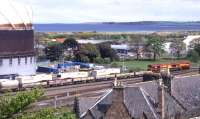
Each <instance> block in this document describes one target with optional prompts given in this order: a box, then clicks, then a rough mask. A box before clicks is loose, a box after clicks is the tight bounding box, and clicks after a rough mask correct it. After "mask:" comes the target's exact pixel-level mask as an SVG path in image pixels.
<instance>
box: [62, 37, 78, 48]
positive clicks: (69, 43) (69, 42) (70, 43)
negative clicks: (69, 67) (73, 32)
mask: <svg viewBox="0 0 200 119" xmlns="http://www.w3.org/2000/svg"><path fill="white" fill-rule="evenodd" d="M63 46H64V48H65V49H68V48H71V49H72V50H75V49H77V48H78V42H77V41H76V39H75V38H67V39H65V41H64V42H63Z"/></svg>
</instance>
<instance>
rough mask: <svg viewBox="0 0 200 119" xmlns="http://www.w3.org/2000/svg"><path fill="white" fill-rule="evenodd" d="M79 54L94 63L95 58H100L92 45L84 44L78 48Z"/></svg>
mask: <svg viewBox="0 0 200 119" xmlns="http://www.w3.org/2000/svg"><path fill="white" fill-rule="evenodd" d="M79 53H81V54H83V55H85V56H87V57H88V58H89V60H90V62H94V60H95V58H97V57H99V56H100V53H99V50H98V49H97V47H96V45H93V44H90V43H88V44H85V45H82V46H81V47H80V52H79Z"/></svg>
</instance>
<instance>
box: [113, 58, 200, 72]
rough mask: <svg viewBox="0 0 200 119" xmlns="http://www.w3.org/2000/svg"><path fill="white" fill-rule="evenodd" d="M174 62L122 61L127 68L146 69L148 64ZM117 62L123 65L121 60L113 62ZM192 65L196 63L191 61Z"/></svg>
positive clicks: (168, 61)
mask: <svg viewBox="0 0 200 119" xmlns="http://www.w3.org/2000/svg"><path fill="white" fill-rule="evenodd" d="M170 62H174V60H157V61H136V60H132V61H124V65H125V67H126V68H127V69H129V70H146V69H147V66H148V65H149V64H160V63H170ZM113 63H116V64H118V65H119V66H123V62H122V61H120V62H113ZM192 65H193V66H198V65H197V64H196V63H192Z"/></svg>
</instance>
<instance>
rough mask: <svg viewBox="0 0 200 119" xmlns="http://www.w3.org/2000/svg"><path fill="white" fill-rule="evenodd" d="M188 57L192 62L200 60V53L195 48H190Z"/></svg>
mask: <svg viewBox="0 0 200 119" xmlns="http://www.w3.org/2000/svg"><path fill="white" fill-rule="evenodd" d="M187 57H188V59H189V60H191V61H192V62H198V61H199V60H200V55H199V54H198V52H197V51H195V50H190V51H189V52H188V55H187Z"/></svg>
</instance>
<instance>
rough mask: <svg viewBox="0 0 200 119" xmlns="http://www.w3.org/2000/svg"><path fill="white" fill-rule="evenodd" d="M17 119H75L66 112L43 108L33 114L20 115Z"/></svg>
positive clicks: (71, 114)
mask: <svg viewBox="0 0 200 119" xmlns="http://www.w3.org/2000/svg"><path fill="white" fill-rule="evenodd" d="M17 119H76V116H75V114H73V113H72V112H70V111H68V110H61V109H53V108H44V109H40V110H39V111H36V112H34V113H33V112H29V113H23V114H20V115H18V116H17Z"/></svg>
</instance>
